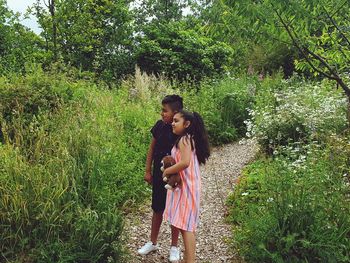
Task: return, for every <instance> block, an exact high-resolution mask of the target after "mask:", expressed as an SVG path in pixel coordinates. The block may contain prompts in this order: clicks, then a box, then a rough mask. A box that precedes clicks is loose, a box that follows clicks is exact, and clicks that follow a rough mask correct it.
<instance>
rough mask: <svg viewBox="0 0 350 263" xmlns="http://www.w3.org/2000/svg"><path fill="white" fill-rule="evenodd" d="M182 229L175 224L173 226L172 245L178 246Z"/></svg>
mask: <svg viewBox="0 0 350 263" xmlns="http://www.w3.org/2000/svg"><path fill="white" fill-rule="evenodd" d="M179 234H180V230H179V229H178V228H176V227H174V226H171V245H172V246H174V247H177V243H178V241H179Z"/></svg>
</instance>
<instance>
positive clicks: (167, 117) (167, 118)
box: [160, 104, 176, 123]
mask: <svg viewBox="0 0 350 263" xmlns="http://www.w3.org/2000/svg"><path fill="white" fill-rule="evenodd" d="M175 113H176V112H174V111H173V110H172V109H171V108H170V106H169V105H168V104H163V105H162V112H161V113H160V115H161V116H162V120H163V121H164V122H165V123H172V122H173V117H174V115H175Z"/></svg>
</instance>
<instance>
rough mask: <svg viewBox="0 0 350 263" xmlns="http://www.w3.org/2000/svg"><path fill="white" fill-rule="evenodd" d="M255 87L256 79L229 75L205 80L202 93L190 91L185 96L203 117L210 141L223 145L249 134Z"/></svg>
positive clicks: (192, 108) (189, 103) (188, 103)
mask: <svg viewBox="0 0 350 263" xmlns="http://www.w3.org/2000/svg"><path fill="white" fill-rule="evenodd" d="M255 86H256V84H255V81H254V80H253V79H249V78H245V77H243V78H241V79H235V78H232V77H229V76H228V77H226V78H224V79H222V80H220V81H207V82H205V81H204V82H202V83H201V85H200V86H199V88H198V90H193V89H192V90H187V91H186V92H183V95H184V98H185V105H186V107H188V108H190V109H191V110H193V111H198V112H199V113H200V114H201V115H202V116H203V119H204V121H205V124H206V127H207V129H208V134H209V138H210V142H211V143H212V144H213V145H219V144H223V143H229V142H232V141H234V140H237V139H238V138H240V137H242V136H244V135H245V132H246V125H245V120H246V119H247V118H248V108H250V107H252V104H253V102H254V97H253V95H254V92H255Z"/></svg>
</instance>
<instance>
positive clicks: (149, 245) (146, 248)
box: [137, 241, 159, 255]
mask: <svg viewBox="0 0 350 263" xmlns="http://www.w3.org/2000/svg"><path fill="white" fill-rule="evenodd" d="M158 249H159V247H158V245H153V243H152V242H151V241H149V242H147V243H146V244H144V245H143V247H142V248H140V249H139V250H137V253H139V254H140V255H147V254H148V253H150V252H152V251H156V250H158Z"/></svg>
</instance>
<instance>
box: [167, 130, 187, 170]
mask: <svg viewBox="0 0 350 263" xmlns="http://www.w3.org/2000/svg"><path fill="white" fill-rule="evenodd" d="M179 149H180V156H181V157H180V158H181V159H180V161H179V162H178V163H176V164H174V165H173V166H170V167H169V168H167V169H165V170H164V172H163V175H168V174H175V173H178V172H180V171H182V170H184V169H186V168H187V167H188V166H189V165H190V161H191V144H190V141H189V138H188V137H182V138H181V139H180V141H179Z"/></svg>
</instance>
